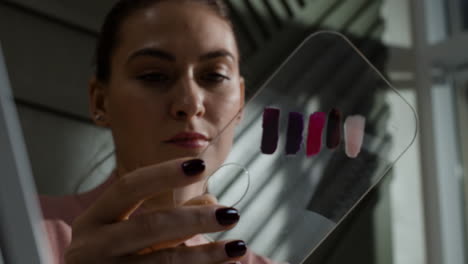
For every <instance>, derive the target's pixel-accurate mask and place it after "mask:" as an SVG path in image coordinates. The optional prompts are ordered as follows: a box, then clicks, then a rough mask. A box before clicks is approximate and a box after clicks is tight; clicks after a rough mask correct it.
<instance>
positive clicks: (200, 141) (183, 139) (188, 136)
mask: <svg viewBox="0 0 468 264" xmlns="http://www.w3.org/2000/svg"><path fill="white" fill-rule="evenodd" d="M165 142H166V143H169V144H173V145H175V146H178V147H183V148H203V147H206V146H207V145H208V143H209V140H208V138H207V137H206V136H205V135H203V134H200V133H190V132H189V133H187V132H184V133H179V134H177V135H176V136H174V137H172V138H171V139H169V140H166V141H165Z"/></svg>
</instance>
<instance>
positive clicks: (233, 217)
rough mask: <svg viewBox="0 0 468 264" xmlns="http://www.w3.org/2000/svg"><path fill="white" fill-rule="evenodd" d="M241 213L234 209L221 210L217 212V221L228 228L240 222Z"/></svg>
mask: <svg viewBox="0 0 468 264" xmlns="http://www.w3.org/2000/svg"><path fill="white" fill-rule="evenodd" d="M239 218H240V215H239V211H237V210H236V209H234V208H221V209H218V210H216V220H218V223H219V224H220V225H223V226H228V225H232V224H235V223H237V222H239Z"/></svg>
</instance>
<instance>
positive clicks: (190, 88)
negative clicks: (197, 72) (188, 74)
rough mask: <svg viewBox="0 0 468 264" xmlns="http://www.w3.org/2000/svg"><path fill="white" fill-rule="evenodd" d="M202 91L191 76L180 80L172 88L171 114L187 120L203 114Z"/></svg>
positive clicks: (176, 117)
mask: <svg viewBox="0 0 468 264" xmlns="http://www.w3.org/2000/svg"><path fill="white" fill-rule="evenodd" d="M203 101H204V95H203V91H202V89H201V88H200V87H198V85H197V84H196V83H195V81H194V80H193V79H191V78H184V80H180V81H179V82H178V84H176V87H175V89H174V94H173V101H172V104H171V110H170V111H171V115H172V117H173V118H175V119H178V120H189V119H191V118H193V117H200V116H203V115H204V114H205V106H204V104H203Z"/></svg>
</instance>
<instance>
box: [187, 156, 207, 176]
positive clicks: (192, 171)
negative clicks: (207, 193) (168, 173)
mask: <svg viewBox="0 0 468 264" xmlns="http://www.w3.org/2000/svg"><path fill="white" fill-rule="evenodd" d="M182 170H183V171H184V173H185V175H187V176H195V175H198V174H200V173H201V172H203V171H204V170H205V162H204V161H203V160H200V159H194V160H189V161H186V162H184V163H182Z"/></svg>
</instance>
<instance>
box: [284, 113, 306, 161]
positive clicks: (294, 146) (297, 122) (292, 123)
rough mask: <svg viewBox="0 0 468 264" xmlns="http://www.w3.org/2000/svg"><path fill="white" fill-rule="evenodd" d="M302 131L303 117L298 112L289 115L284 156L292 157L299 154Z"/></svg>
mask: <svg viewBox="0 0 468 264" xmlns="http://www.w3.org/2000/svg"><path fill="white" fill-rule="evenodd" d="M303 131H304V116H303V115H302V114H301V113H298V112H290V113H289V121H288V132H287V141H286V154H287V155H294V154H297V152H299V150H300V149H301V144H302V133H303Z"/></svg>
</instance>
